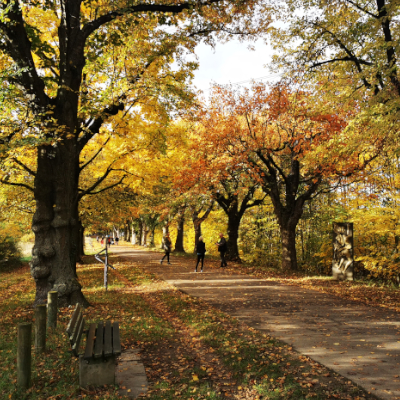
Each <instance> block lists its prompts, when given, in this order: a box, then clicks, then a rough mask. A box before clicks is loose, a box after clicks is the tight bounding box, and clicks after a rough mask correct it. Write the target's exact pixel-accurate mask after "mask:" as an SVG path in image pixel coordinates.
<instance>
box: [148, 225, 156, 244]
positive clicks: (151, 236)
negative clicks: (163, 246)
mask: <svg viewBox="0 0 400 400" xmlns="http://www.w3.org/2000/svg"><path fill="white" fill-rule="evenodd" d="M155 230H156V228H153V229H151V230H150V239H149V242H150V243H149V247H151V248H154V247H156V244H155V243H154V231H155Z"/></svg>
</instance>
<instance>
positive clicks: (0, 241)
mask: <svg viewBox="0 0 400 400" xmlns="http://www.w3.org/2000/svg"><path fill="white" fill-rule="evenodd" d="M20 262H21V252H20V250H19V248H18V245H17V243H16V241H15V239H14V238H12V237H11V236H8V235H7V236H3V235H2V234H1V232H0V272H4V271H7V270H9V269H10V268H12V267H15V266H17V265H19V264H20Z"/></svg>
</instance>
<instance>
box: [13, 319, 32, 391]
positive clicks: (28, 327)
mask: <svg viewBox="0 0 400 400" xmlns="http://www.w3.org/2000/svg"><path fill="white" fill-rule="evenodd" d="M31 339H32V324H31V323H23V324H18V345H17V347H18V348H17V373H18V376H17V386H18V388H20V389H25V390H26V389H28V388H29V387H30V385H31V360H32V354H31V346H32V344H31Z"/></svg>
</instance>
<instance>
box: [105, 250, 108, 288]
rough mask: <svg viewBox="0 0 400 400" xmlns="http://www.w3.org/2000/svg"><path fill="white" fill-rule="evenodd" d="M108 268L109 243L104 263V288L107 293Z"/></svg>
mask: <svg viewBox="0 0 400 400" xmlns="http://www.w3.org/2000/svg"><path fill="white" fill-rule="evenodd" d="M107 267H108V243H106V259H105V263H104V287H105V288H106V291H107V286H108V282H107V278H108V277H107V272H108V271H107Z"/></svg>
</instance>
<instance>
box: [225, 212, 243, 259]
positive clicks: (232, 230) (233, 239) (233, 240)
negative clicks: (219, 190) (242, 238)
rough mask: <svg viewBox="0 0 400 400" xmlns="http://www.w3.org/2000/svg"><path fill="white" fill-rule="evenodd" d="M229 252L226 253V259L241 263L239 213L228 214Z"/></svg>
mask: <svg viewBox="0 0 400 400" xmlns="http://www.w3.org/2000/svg"><path fill="white" fill-rule="evenodd" d="M227 215H228V251H227V253H226V259H227V260H228V261H236V262H239V263H240V262H241V261H242V260H241V259H240V256H239V247H238V238H239V226H240V220H241V216H240V215H238V213H237V212H232V213H228V214H227Z"/></svg>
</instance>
